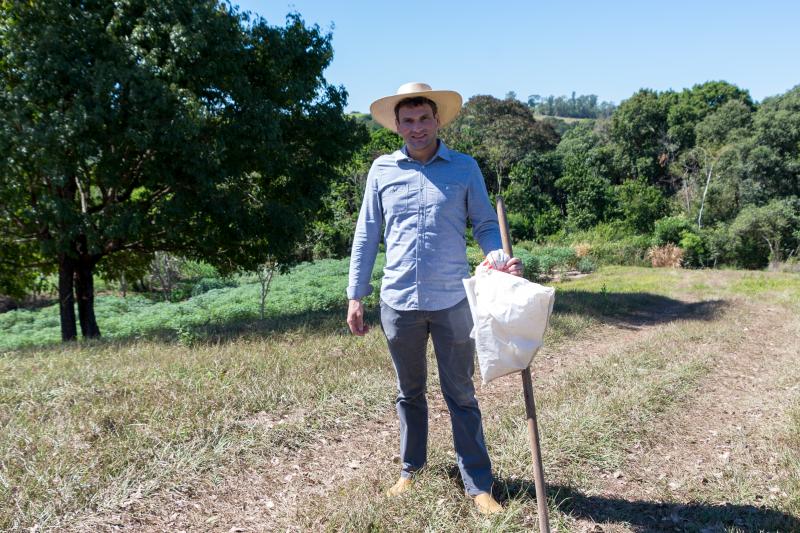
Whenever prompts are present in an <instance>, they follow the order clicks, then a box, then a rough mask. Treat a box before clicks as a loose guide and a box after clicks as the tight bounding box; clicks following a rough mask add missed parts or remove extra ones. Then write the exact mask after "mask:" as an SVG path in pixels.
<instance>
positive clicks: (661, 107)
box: [611, 89, 675, 184]
mask: <svg viewBox="0 0 800 533" xmlns="http://www.w3.org/2000/svg"><path fill="white" fill-rule="evenodd" d="M673 96H674V93H664V94H662V95H659V94H658V93H657V92H655V91H651V90H648V89H642V90H640V91H639V92H637V93H636V94H634V95H633V96H631V97H630V98H629V99H627V100H625V101H624V102H622V103H621V104H620V106H619V107H618V108H617V110H616V112H615V113H614V115H613V116H612V117H611V137H612V139H613V141H614V143H615V144H616V146H617V147H618V149H619V153H620V159H621V160H622V161H623V166H624V168H625V172H626V174H627V175H628V176H632V177H634V178H642V179H644V180H646V181H647V182H648V183H651V184H656V183H658V182H660V181H661V180H662V179H663V178H664V177H666V175H667V171H666V170H667V168H666V167H667V164H668V163H669V162H670V160H671V159H672V157H673V154H674V151H675V147H674V146H671V145H670V142H669V138H668V136H667V127H668V126H667V113H668V109H669V104H670V100H671V99H672V98H673Z"/></svg>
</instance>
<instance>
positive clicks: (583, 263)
mask: <svg viewBox="0 0 800 533" xmlns="http://www.w3.org/2000/svg"><path fill="white" fill-rule="evenodd" d="M595 270H597V265H596V264H595V262H594V261H593V260H592V258H591V257H581V258H580V259H578V271H579V272H580V273H581V274H588V273H590V272H594V271H595Z"/></svg>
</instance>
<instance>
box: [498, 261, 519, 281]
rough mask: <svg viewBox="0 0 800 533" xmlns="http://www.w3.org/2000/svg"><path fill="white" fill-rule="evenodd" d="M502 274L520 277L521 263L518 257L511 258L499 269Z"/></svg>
mask: <svg viewBox="0 0 800 533" xmlns="http://www.w3.org/2000/svg"><path fill="white" fill-rule="evenodd" d="M500 270H502V271H503V272H508V273H509V274H511V275H512V276H520V277H522V270H523V266H522V261H521V260H520V258H519V257H512V258H511V259H509V260H508V262H507V263H506V264H505V265H504V266H503V268H501V269H500Z"/></svg>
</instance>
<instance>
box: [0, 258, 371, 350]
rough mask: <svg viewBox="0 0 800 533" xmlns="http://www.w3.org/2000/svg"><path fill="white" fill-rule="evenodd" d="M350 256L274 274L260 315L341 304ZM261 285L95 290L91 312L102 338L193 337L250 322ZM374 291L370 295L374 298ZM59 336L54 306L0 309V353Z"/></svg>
mask: <svg viewBox="0 0 800 533" xmlns="http://www.w3.org/2000/svg"><path fill="white" fill-rule="evenodd" d="M383 261H384V258H383V255H380V256H379V257H378V260H377V261H376V265H375V270H374V274H373V285H374V286H375V287H379V286H380V282H379V280H380V276H381V272H382V269H383ZM349 264H350V262H349V260H347V259H341V260H332V259H327V260H322V261H317V262H315V263H303V264H301V265H299V266H297V267H295V268H294V269H292V271H291V272H289V273H288V274H285V275H281V276H277V277H276V278H275V280H274V281H273V282H272V285H271V287H270V292H269V294H268V296H267V302H266V306H265V316H266V318H269V319H273V320H274V319H281V320H285V319H286V318H287V317H291V316H301V315H304V314H308V313H315V312H320V311H327V310H331V309H334V308H341V307H342V305H343V302H344V300H345V289H346V288H347V272H348V268H349ZM260 291H261V287H260V285H259V284H258V282H257V281H256V280H255V279H253V278H252V277H245V278H243V279H242V283H241V285H240V286H238V287H235V288H225V289H215V290H211V291H208V292H206V293H203V294H200V295H198V296H195V297H193V298H190V299H188V300H185V301H182V302H175V303H171V302H155V301H152V300H149V299H147V298H145V297H143V296H137V295H132V296H128V297H127V298H122V297H119V296H99V297H97V298H96V300H95V314H96V316H97V322H98V325H99V326H100V331H101V332H102V334H103V337H104V338H107V339H123V338H141V337H146V336H153V335H156V334H160V335H166V336H167V337H170V338H179V339H183V340H196V339H198V338H202V337H204V336H207V335H208V334H209V333H213V332H215V331H217V330H219V329H229V328H230V327H231V326H232V324H234V323H237V322H238V323H242V327H249V326H250V324H249V322H252V321H254V320H256V319H258V318H259V302H260ZM374 298H375V297H374V296H373V299H374ZM60 340H61V331H60V326H59V315H58V306H57V305H53V306H50V307H46V308H44V309H40V310H36V311H29V310H24V309H22V310H16V311H10V312H8V313H3V314H0V353H2V352H4V351H9V350H14V349H19V348H22V347H25V346H43V345H47V344H54V343H58V342H60Z"/></svg>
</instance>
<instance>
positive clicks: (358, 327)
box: [347, 300, 369, 337]
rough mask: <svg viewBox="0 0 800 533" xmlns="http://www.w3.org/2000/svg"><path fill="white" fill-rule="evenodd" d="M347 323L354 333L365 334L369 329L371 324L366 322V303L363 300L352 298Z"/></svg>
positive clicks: (360, 335) (348, 307) (348, 308)
mask: <svg viewBox="0 0 800 533" xmlns="http://www.w3.org/2000/svg"><path fill="white" fill-rule="evenodd" d="M347 325H348V326H350V331H352V332H353V335H358V336H359V337H362V336H364V335H365V334H366V333H367V332H368V331H369V326H367V325H366V324H364V304H362V303H361V300H350V303H349V304H348V306H347Z"/></svg>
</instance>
